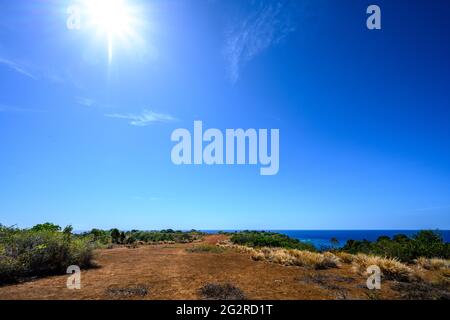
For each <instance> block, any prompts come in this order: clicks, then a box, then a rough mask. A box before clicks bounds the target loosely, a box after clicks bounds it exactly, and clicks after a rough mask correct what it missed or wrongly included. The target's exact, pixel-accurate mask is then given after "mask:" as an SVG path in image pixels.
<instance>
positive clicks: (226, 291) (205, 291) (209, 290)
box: [199, 283, 246, 300]
mask: <svg viewBox="0 0 450 320" xmlns="http://www.w3.org/2000/svg"><path fill="white" fill-rule="evenodd" d="M199 294H200V296H201V297H202V298H203V299H205V300H245V299H246V297H245V294H244V292H243V291H242V290H241V289H239V288H238V287H236V286H234V285H233V284H231V283H225V284H218V283H208V284H205V285H204V286H203V287H201V288H200V290H199Z"/></svg>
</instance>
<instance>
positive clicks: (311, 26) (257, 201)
mask: <svg viewBox="0 0 450 320" xmlns="http://www.w3.org/2000/svg"><path fill="white" fill-rule="evenodd" d="M125 1H126V2H127V4H128V8H130V16H132V17H133V20H132V22H133V23H132V31H133V32H132V33H130V34H128V35H127V36H124V37H123V38H120V39H119V38H118V37H117V39H116V38H115V39H114V40H113V55H112V60H111V61H109V59H108V38H107V37H106V36H105V34H102V33H100V32H98V30H97V29H96V28H95V27H93V26H91V25H87V23H86V21H84V22H85V23H84V24H83V16H82V24H81V29H80V30H69V29H67V28H66V20H67V18H68V15H67V13H66V10H67V8H68V7H69V6H70V5H73V4H77V2H76V1H69V0H64V1H56V0H53V1H44V0H29V1H20V2H18V1H3V2H2V4H1V5H0V8H1V10H0V222H1V223H2V224H5V225H13V224H17V225H19V226H21V227H27V226H31V225H34V224H36V223H41V222H44V221H51V222H55V223H58V224H60V225H67V224H72V225H73V226H74V227H75V229H77V230H86V229H90V228H93V227H101V228H111V227H120V228H122V229H132V228H136V229H160V228H168V227H170V228H179V229H190V228H196V229H246V228H249V229H420V228H440V229H450V179H449V178H450V148H449V138H450V90H449V89H450V88H449V76H450V59H448V57H449V56H450V43H449V41H448V39H449V33H450V19H448V17H447V16H448V12H450V11H449V10H450V4H449V3H448V2H445V1H432V2H429V1H406V0H400V1H378V0H377V1H375V2H373V3H376V4H378V5H379V6H380V7H381V10H382V30H376V31H369V30H368V29H367V28H366V18H367V15H366V13H365V11H366V8H367V6H368V5H370V4H373V3H372V2H368V1H350V0H346V1H327V0H314V1H282V2H278V1H240V0H231V1H219V0H216V1H213V0H210V1H206V0H204V1H200V0H183V1H181V0H179V1H175V0H164V1H163V0H154V1H139V0H125ZM85 20H86V19H85ZM195 120H202V121H203V125H204V127H206V128H219V129H222V130H225V129H227V128H244V129H247V128H268V129H270V128H277V129H280V171H279V173H278V174H277V175H276V176H260V175H259V166H175V165H174V164H172V162H171V159H170V154H171V149H172V147H173V146H174V143H173V142H171V141H170V135H171V133H172V131H173V130H175V129H176V128H188V129H190V130H192V126H193V122H194V121H195Z"/></svg>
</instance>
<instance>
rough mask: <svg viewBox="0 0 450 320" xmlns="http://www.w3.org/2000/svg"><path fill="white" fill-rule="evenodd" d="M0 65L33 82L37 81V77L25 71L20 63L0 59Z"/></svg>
mask: <svg viewBox="0 0 450 320" xmlns="http://www.w3.org/2000/svg"><path fill="white" fill-rule="evenodd" d="M0 64H2V65H5V66H7V67H8V68H10V69H12V70H14V71H16V72H18V73H20V74H22V75H24V76H27V77H29V78H31V79H34V80H37V77H36V76H35V75H34V74H32V73H31V72H29V71H28V70H26V68H25V67H24V66H23V65H21V64H20V63H18V62H16V61H13V60H10V59H5V58H2V57H0Z"/></svg>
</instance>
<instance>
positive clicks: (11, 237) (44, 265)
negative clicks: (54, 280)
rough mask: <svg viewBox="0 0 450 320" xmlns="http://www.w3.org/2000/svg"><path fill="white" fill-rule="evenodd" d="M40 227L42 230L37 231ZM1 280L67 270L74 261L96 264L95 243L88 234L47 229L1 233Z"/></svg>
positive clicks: (6, 281)
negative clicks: (94, 259)
mask: <svg viewBox="0 0 450 320" xmlns="http://www.w3.org/2000/svg"><path fill="white" fill-rule="evenodd" d="M36 230H38V231H36ZM0 245H1V248H2V251H1V252H0V284H4V283H9V282H14V281H17V280H19V279H21V278H26V277H35V276H46V275H53V274H63V273H65V272H66V270H67V267H69V266H70V265H77V266H79V267H80V268H86V267H89V266H91V265H92V255H93V253H92V250H93V247H92V245H91V244H90V243H89V242H88V241H87V239H84V238H75V239H72V238H71V237H68V236H67V234H64V233H62V232H56V231H47V230H45V229H31V230H21V231H18V230H12V231H7V232H1V233H0Z"/></svg>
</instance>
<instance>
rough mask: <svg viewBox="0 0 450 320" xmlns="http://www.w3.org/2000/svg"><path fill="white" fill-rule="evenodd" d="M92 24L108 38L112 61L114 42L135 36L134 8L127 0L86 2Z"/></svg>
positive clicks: (109, 55) (109, 54) (87, 0)
mask: <svg viewBox="0 0 450 320" xmlns="http://www.w3.org/2000/svg"><path fill="white" fill-rule="evenodd" d="M85 3H86V8H87V14H88V16H89V21H90V24H91V25H93V26H94V27H96V29H97V31H98V32H100V33H102V34H104V35H106V36H107V38H108V59H109V63H111V61H112V56H113V46H114V41H115V40H117V39H120V38H126V37H131V36H132V35H133V32H134V30H133V23H134V20H135V18H134V17H133V12H132V11H133V10H132V7H131V6H130V5H129V4H127V1H126V0H86V2H85Z"/></svg>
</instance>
